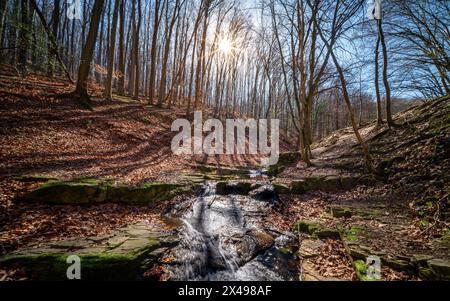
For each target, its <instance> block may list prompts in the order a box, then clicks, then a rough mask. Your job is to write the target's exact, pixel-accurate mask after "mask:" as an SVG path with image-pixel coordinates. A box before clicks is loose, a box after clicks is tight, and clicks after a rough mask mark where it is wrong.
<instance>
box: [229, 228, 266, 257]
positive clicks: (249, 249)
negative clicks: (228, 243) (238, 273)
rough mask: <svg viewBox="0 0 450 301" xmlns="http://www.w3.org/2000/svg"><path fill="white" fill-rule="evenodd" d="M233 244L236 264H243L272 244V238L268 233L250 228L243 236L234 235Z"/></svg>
mask: <svg viewBox="0 0 450 301" xmlns="http://www.w3.org/2000/svg"><path fill="white" fill-rule="evenodd" d="M233 238H234V239H233V244H234V247H235V248H236V252H237V254H238V264H239V265H243V264H245V263H246V262H248V261H250V260H251V259H252V258H254V257H255V256H256V255H257V254H258V253H260V252H261V251H264V250H266V249H268V248H270V247H272V245H273V244H274V238H273V236H271V235H270V234H268V233H266V232H263V231H259V230H251V231H249V232H248V233H246V234H245V235H243V236H234V237H233Z"/></svg>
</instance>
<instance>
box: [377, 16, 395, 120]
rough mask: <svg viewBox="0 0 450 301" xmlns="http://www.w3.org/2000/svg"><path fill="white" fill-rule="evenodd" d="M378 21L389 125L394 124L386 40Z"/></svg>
mask: <svg viewBox="0 0 450 301" xmlns="http://www.w3.org/2000/svg"><path fill="white" fill-rule="evenodd" d="M377 22H378V35H379V37H380V41H381V49H382V51H383V84H384V89H385V91H386V97H385V102H386V120H387V124H388V126H389V127H392V126H395V124H394V121H393V120H392V109H391V87H390V85H389V79H388V71H387V70H388V57H387V48H386V41H385V40H384V33H383V26H382V21H381V19H380V20H377Z"/></svg>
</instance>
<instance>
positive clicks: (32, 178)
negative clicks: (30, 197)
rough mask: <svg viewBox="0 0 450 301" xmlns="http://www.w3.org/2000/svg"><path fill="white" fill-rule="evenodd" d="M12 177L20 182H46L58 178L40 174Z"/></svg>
mask: <svg viewBox="0 0 450 301" xmlns="http://www.w3.org/2000/svg"><path fill="white" fill-rule="evenodd" d="M13 179H14V180H16V181H20V182H48V181H56V180H58V179H57V178H54V177H50V176H42V175H23V176H17V177H14V178H13Z"/></svg>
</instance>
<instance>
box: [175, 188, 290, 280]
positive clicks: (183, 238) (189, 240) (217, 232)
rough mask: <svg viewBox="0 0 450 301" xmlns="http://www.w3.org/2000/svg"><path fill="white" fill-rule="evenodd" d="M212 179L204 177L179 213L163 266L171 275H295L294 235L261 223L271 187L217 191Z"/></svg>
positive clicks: (260, 277)
mask: <svg viewBox="0 0 450 301" xmlns="http://www.w3.org/2000/svg"><path fill="white" fill-rule="evenodd" d="M215 185H216V184H215V183H212V182H209V183H206V184H205V185H204V190H203V193H202V194H201V195H200V196H199V197H197V198H196V199H195V201H194V203H193V206H192V207H191V209H190V210H189V211H188V212H187V213H185V214H184V216H183V217H182V219H181V220H182V222H183V227H182V228H181V230H180V243H179V245H178V246H177V247H175V248H174V249H173V250H172V254H173V257H174V258H175V261H174V263H173V264H171V265H170V266H169V267H168V269H169V271H170V274H171V279H172V280H249V281H257V280H297V279H298V270H297V266H298V265H297V261H296V258H295V247H294V246H295V245H296V237H295V236H293V235H292V234H290V233H283V232H278V231H271V230H267V229H265V228H264V225H261V221H262V220H263V218H264V217H266V216H267V215H268V213H269V212H270V210H272V207H273V206H274V205H275V204H276V202H277V197H276V195H275V194H274V192H273V187H271V186H270V185H266V186H263V187H261V188H259V189H258V191H260V192H261V193H260V194H254V195H253V196H245V195H239V191H238V189H233V184H229V185H230V187H231V189H228V190H230V192H228V193H227V194H226V195H219V194H217V193H216V189H215V188H216V186H215ZM270 191H272V194H270ZM268 192H269V193H268Z"/></svg>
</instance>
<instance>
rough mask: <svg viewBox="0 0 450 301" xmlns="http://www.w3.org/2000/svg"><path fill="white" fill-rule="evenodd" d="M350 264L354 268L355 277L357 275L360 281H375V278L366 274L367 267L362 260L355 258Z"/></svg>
mask: <svg viewBox="0 0 450 301" xmlns="http://www.w3.org/2000/svg"><path fill="white" fill-rule="evenodd" d="M352 265H353V268H354V269H355V272H356V277H358V279H359V280H360V281H376V279H374V278H370V277H368V276H367V270H368V267H367V265H366V263H365V262H364V261H363V260H355V261H353V263H352Z"/></svg>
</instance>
